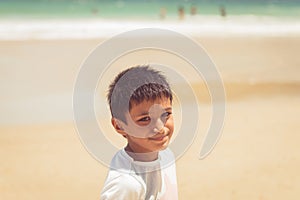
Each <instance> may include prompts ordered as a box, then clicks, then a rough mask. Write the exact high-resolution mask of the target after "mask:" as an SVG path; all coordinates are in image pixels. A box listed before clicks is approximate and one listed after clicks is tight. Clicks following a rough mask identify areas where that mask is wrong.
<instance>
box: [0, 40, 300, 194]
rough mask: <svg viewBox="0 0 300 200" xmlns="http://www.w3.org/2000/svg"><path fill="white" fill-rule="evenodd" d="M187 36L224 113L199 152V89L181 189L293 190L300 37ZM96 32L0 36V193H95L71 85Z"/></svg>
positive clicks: (299, 153)
mask: <svg viewBox="0 0 300 200" xmlns="http://www.w3.org/2000/svg"><path fill="white" fill-rule="evenodd" d="M195 39H196V40H197V41H198V42H200V43H201V44H202V45H203V47H204V48H205V49H206V50H207V52H208V53H209V55H210V56H211V58H212V59H213V60H214V62H215V63H216V65H217V66H218V68H219V70H220V73H221V75H222V77H223V79H224V84H225V89H226V95H227V103H226V120H225V124H224V130H223V133H222V137H221V138H220V140H219V142H218V144H217V145H216V147H215V149H214V150H213V152H212V153H211V154H210V155H209V156H208V157H207V158H205V159H204V160H199V159H198V158H199V152H200V147H201V144H202V142H203V140H204V136H205V134H206V130H207V128H208V126H209V117H208V116H210V115H211V110H210V109H211V105H210V103H209V98H208V96H207V92H206V93H205V92H204V94H203V95H202V94H201V95H200V96H199V98H200V100H199V105H200V109H201V112H200V115H201V116H202V118H201V123H200V129H199V134H198V136H197V138H196V139H195V141H194V142H193V143H192V145H191V147H190V148H189V149H188V151H187V152H186V153H185V154H184V155H183V156H182V157H180V158H179V159H178V160H177V162H176V164H177V177H178V188H179V196H180V199H206V200H215V199H221V200H224V199H230V200H232V199H251V200H252V199H258V200H262V199H264V200H267V199H270V200H277V199H278V200H279V199H289V200H290V199H295V200H296V199H298V198H299V196H300V173H299V168H300V146H299V141H300V135H299V132H300V124H299V120H298V115H299V113H300V104H299V102H300V78H299V74H300V68H299V66H300V58H299V55H298V54H299V52H300V37H295V36H294V37H287V36H282V37H258V36H252V37H224V38H222V37H217V38H213V37H201V38H195ZM100 41H102V39H99V40H48V41H46V40H27V41H0V55H1V57H0V66H1V67H0V72H1V85H0V91H1V98H0V99H1V100H0V102H1V105H0V108H1V110H2V111H1V115H0V117H1V125H0V147H1V148H0V158H1V165H0V199H5V200H7V199H9V200H10V199H46V200H47V199H49V200H50V199H99V194H100V191H101V188H102V185H103V182H104V180H105V177H106V173H107V168H106V167H105V166H103V165H102V164H100V163H99V162H97V161H96V160H95V159H94V158H93V157H92V156H91V155H90V154H89V153H88V152H87V151H86V150H85V148H84V147H83V145H82V144H81V142H80V139H79V137H78V135H77V132H76V130H75V126H74V124H73V122H72V121H71V120H70V118H71V117H72V107H71V96H70V95H71V93H72V88H73V84H74V82H75V79H76V74H77V72H78V70H79V67H80V64H81V62H82V61H83V60H84V58H85V57H86V56H87V55H88V53H89V52H90V51H91V50H92V49H93V48H95V46H96V45H97V44H98V43H99V42H100ZM128 63H130V62H129V61H128ZM170 63H172V62H171V61H170ZM193 86H194V88H195V89H198V88H202V89H203V88H204V86H203V85H201V84H199V85H197V84H196V85H193ZM23 101H24V102H25V103H23V104H22V102H23ZM104 153H105V152H104Z"/></svg>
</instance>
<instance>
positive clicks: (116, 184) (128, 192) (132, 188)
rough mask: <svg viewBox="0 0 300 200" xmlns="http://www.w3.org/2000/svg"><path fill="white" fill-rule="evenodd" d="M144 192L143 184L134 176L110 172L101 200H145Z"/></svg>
mask: <svg viewBox="0 0 300 200" xmlns="http://www.w3.org/2000/svg"><path fill="white" fill-rule="evenodd" d="M144 190H145V187H143V184H141V183H140V182H139V181H138V180H137V179H135V177H134V176H131V175H130V174H126V173H120V172H118V171H116V170H110V172H109V173H108V177H107V179H106V182H105V184H104V187H103V189H102V192H101V198H100V199H101V200H102V199H128V200H129V199H144V196H143V195H144V194H145V191H144Z"/></svg>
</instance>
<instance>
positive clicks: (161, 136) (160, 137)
mask: <svg viewBox="0 0 300 200" xmlns="http://www.w3.org/2000/svg"><path fill="white" fill-rule="evenodd" d="M168 135H169V134H164V135H158V136H155V137H150V138H149V139H150V140H155V141H161V140H163V139H164V138H165V137H167V136H168Z"/></svg>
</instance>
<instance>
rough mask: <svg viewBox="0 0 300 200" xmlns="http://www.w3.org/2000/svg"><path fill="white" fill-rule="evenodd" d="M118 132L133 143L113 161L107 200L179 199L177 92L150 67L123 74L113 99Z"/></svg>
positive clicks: (103, 195)
mask: <svg viewBox="0 0 300 200" xmlns="http://www.w3.org/2000/svg"><path fill="white" fill-rule="evenodd" d="M107 99H108V102H109V106H110V110H111V114H112V119H111V122H112V125H113V127H114V129H115V130H116V131H117V132H118V133H119V134H121V135H122V136H123V137H124V138H126V140H127V145H126V147H125V148H124V149H121V150H119V151H118V152H117V153H116V154H115V156H114V157H113V159H112V161H111V164H110V170H109V173H108V176H107V179H106V181H105V184H104V187H103V190H102V193H101V200H110V199H113V200H140V199H143V200H144V199H146V200H156V199H161V200H162V199H168V200H176V199H178V196H177V181H176V171H175V159H174V156H173V154H172V152H171V151H170V150H169V149H168V148H167V146H168V144H169V142H170V139H171V137H172V134H173V130H174V122H173V116H172V99H173V96H172V91H171V89H170V86H169V84H168V82H167V81H166V78H165V77H164V76H163V75H161V73H160V72H158V71H156V70H154V69H151V68H150V67H149V66H136V67H132V68H129V69H127V70H124V71H123V72H121V73H120V74H119V75H118V76H117V77H116V78H115V80H114V81H113V82H112V84H111V85H110V86H109V92H108V96H107Z"/></svg>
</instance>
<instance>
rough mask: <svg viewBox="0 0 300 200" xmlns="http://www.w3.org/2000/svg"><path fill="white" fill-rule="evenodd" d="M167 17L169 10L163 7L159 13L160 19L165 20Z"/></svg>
mask: <svg viewBox="0 0 300 200" xmlns="http://www.w3.org/2000/svg"><path fill="white" fill-rule="evenodd" d="M166 16H167V9H166V8H164V7H161V8H160V11H159V18H160V19H165V18H166Z"/></svg>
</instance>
